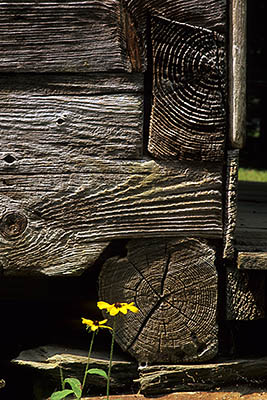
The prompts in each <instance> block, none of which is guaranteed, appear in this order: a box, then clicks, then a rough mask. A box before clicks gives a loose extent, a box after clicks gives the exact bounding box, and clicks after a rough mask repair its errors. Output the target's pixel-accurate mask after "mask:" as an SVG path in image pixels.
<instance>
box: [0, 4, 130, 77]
mask: <svg viewBox="0 0 267 400" xmlns="http://www.w3.org/2000/svg"><path fill="white" fill-rule="evenodd" d="M121 19H122V16H121V4H120V1H119V0H88V1H75V2H74V1H64V2H62V1H60V0H53V1H49V2H48V1H45V0H41V1H38V2H36V1H35V0H29V1H27V2H26V1H9V2H4V3H3V2H1V3H0V71H2V72H3V71H7V72H11V71H14V72H18V71H19V72H33V71H34V72H49V71H51V72H93V71H111V70H121V71H129V72H131V71H132V64H131V61H130V59H129V56H128V54H127V44H126V39H125V36H124V33H125V32H124V29H123V26H122V20H121Z"/></svg>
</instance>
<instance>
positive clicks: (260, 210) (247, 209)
mask: <svg viewBox="0 0 267 400" xmlns="http://www.w3.org/2000/svg"><path fill="white" fill-rule="evenodd" d="M237 210H238V213H237V226H236V232H235V248H236V249H237V250H238V251H241V252H258V251H259V252H265V251H267V183H266V182H246V181H240V182H239V183H238V204H237Z"/></svg>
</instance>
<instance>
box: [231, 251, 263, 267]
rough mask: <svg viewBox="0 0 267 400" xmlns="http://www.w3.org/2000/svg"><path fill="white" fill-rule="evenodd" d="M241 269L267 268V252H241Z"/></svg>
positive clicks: (238, 259) (239, 258) (239, 263)
mask: <svg viewBox="0 0 267 400" xmlns="http://www.w3.org/2000/svg"><path fill="white" fill-rule="evenodd" d="M237 267H238V268H239V269H260V270H265V269H267V252H264V253H261V252H254V253H253V252H247V253H245V252H239V253H238V256H237Z"/></svg>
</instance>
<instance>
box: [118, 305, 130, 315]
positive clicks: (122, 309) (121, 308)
mask: <svg viewBox="0 0 267 400" xmlns="http://www.w3.org/2000/svg"><path fill="white" fill-rule="evenodd" d="M124 304H125V303H124ZM119 311H120V312H122V313H123V314H127V312H128V310H127V305H122V306H121V307H120V308H119Z"/></svg>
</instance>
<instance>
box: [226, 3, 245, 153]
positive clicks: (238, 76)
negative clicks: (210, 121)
mask: <svg viewBox="0 0 267 400" xmlns="http://www.w3.org/2000/svg"><path fill="white" fill-rule="evenodd" d="M246 15H247V0H231V1H230V12H229V16H230V21H229V26H230V32H229V36H230V44H229V49H230V52H229V105H230V118H229V139H230V145H231V147H232V148H234V149H241V148H242V147H243V146H244V144H245V139H246Z"/></svg>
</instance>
